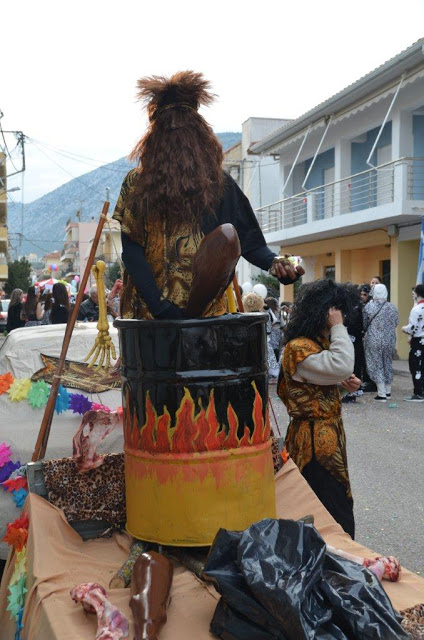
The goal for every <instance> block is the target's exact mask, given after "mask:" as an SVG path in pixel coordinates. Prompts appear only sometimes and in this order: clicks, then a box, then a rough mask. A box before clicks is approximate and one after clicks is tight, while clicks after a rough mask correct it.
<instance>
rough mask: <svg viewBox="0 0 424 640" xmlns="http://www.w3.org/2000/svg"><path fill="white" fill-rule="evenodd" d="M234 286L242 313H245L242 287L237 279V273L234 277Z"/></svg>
mask: <svg viewBox="0 0 424 640" xmlns="http://www.w3.org/2000/svg"><path fill="white" fill-rule="evenodd" d="M233 287H234V293H235V294H236V298H237V306H238V310H239V311H240V313H244V306H243V300H242V299H241V293H240V287H239V283H238V281H237V276H236V274H234V278H233Z"/></svg>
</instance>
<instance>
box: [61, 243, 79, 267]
mask: <svg viewBox="0 0 424 640" xmlns="http://www.w3.org/2000/svg"><path fill="white" fill-rule="evenodd" d="M78 244H79V243H78V242H77V241H75V240H74V241H72V242H64V243H63V250H62V253H61V255H60V261H61V262H68V261H73V260H75V257H76V255H77V253H78Z"/></svg>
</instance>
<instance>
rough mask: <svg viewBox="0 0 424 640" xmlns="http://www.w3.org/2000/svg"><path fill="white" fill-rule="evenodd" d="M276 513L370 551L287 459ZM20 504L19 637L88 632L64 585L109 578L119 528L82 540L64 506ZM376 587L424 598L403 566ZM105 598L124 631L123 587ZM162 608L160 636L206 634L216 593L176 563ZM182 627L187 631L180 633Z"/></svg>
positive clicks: (399, 600)
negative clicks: (23, 527)
mask: <svg viewBox="0 0 424 640" xmlns="http://www.w3.org/2000/svg"><path fill="white" fill-rule="evenodd" d="M276 500H277V514H278V516H279V517H280V518H293V519H295V520H297V519H299V518H301V517H302V516H305V515H306V514H313V515H314V517H315V526H316V527H317V529H318V530H319V532H320V533H321V535H322V536H323V538H324V539H325V540H326V541H327V542H328V543H329V544H331V545H333V546H334V547H336V548H340V549H344V550H345V551H349V552H350V553H353V554H355V555H357V556H362V557H369V556H372V555H378V554H374V552H372V551H370V550H369V549H367V548H365V547H362V546H361V545H359V544H357V543H355V542H353V540H351V539H350V538H349V536H348V535H347V534H345V533H344V532H343V530H342V528H341V527H340V526H339V525H338V524H337V523H336V522H335V521H334V520H333V519H332V518H331V516H330V515H329V513H328V512H327V511H326V510H325V508H324V507H323V505H322V504H321V503H320V502H319V500H318V499H317V498H316V496H315V494H314V493H313V491H312V490H311V489H310V487H309V486H308V484H307V482H306V480H304V478H303V477H302V475H301V474H300V473H299V470H298V468H297V467H296V465H295V464H294V463H293V462H292V461H291V460H289V461H288V462H287V464H285V465H284V467H283V468H282V469H281V471H280V472H279V473H278V474H277V476H276ZM25 509H26V510H27V511H28V513H29V518H30V529H29V538H28V546H27V556H28V576H27V588H28V594H27V600H26V606H25V613H24V619H23V622H24V625H25V627H24V630H23V638H24V639H25V640H41V639H42V640H56V639H57V640H75V639H76V638H81V639H83V638H94V636H95V632H96V619H95V616H90V615H88V614H86V613H84V611H83V610H82V608H81V607H78V606H77V605H76V604H75V603H74V602H72V600H71V597H70V595H69V592H70V590H71V588H72V587H74V586H75V585H77V584H80V583H81V582H92V581H95V582H98V583H100V584H101V585H103V586H106V588H107V585H108V584H109V581H110V579H111V577H112V576H113V575H114V574H115V572H116V570H117V569H118V568H119V567H120V566H121V564H122V563H123V562H124V560H125V559H126V557H127V556H128V553H129V550H130V538H129V536H128V535H126V534H114V535H113V537H112V538H110V539H106V540H104V539H97V540H89V541H87V542H83V541H82V539H81V538H80V536H79V535H78V534H77V533H76V532H75V531H74V530H73V529H72V528H71V527H70V526H69V525H68V523H67V522H66V520H65V518H64V515H63V513H61V511H60V510H59V509H57V508H56V507H53V506H52V505H51V504H49V503H48V502H47V501H46V500H44V499H43V498H40V497H39V496H37V495H34V494H30V495H29V496H28V498H27V501H26V505H25ZM13 566H14V557H13V554H11V555H9V559H8V564H7V566H6V569H5V572H4V577H3V582H2V586H1V591H0V629H1V639H2V640H13V638H14V634H15V624H14V622H12V621H11V620H10V618H9V613H8V612H7V611H6V606H7V601H6V597H7V584H8V582H9V580H10V577H11V575H12V572H13ZM383 586H384V588H385V590H386V592H387V594H388V595H389V597H390V598H391V600H392V603H393V605H394V606H395V607H396V608H397V609H398V610H401V609H406V608H408V607H412V606H414V605H415V604H419V603H421V602H424V579H423V578H420V577H419V576H417V575H415V574H413V573H411V572H410V571H408V570H406V569H404V570H403V574H402V580H401V582H396V583H389V582H383ZM109 596H110V600H111V601H112V602H113V604H114V605H115V606H117V607H118V608H119V609H120V610H121V611H122V613H123V614H124V615H126V616H127V617H128V619H129V620H130V635H129V638H132V637H133V636H134V625H133V622H132V615H131V611H130V608H129V590H128V589H112V590H110V592H109ZM171 598H172V600H171V604H170V606H169V608H168V622H167V624H166V625H165V627H164V628H163V629H162V631H161V635H160V639H161V640H187V637H190V638H196V640H211V639H212V638H213V637H214V636H213V635H212V634H211V633H210V632H209V624H210V621H211V619H212V616H213V613H214V611H215V607H216V604H217V600H218V598H219V595H218V594H217V593H216V592H215V591H214V590H213V589H212V588H211V587H207V586H205V585H204V584H203V583H201V582H200V581H199V580H198V579H197V578H195V576H194V575H193V574H191V573H190V572H188V571H187V570H185V569H183V568H182V567H180V566H179V567H177V568H176V570H175V572H174V581H173V585H172V590H171ZM187 630H189V636H188V635H187Z"/></svg>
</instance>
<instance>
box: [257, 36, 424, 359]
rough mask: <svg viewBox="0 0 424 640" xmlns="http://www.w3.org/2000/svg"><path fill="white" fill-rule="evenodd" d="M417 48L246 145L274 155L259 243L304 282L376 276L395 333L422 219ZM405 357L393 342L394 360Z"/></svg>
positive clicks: (423, 140)
mask: <svg viewBox="0 0 424 640" xmlns="http://www.w3.org/2000/svg"><path fill="white" fill-rule="evenodd" d="M423 45H424V39H421V40H419V41H418V42H416V43H415V44H414V45H412V46H411V47H409V48H408V49H406V50H405V51H403V52H401V53H400V54H399V55H397V56H395V57H394V58H392V59H391V60H389V61H388V62H386V63H384V64H383V65H381V66H380V67H378V68H377V69H375V70H374V71H371V72H370V73H369V74H367V75H366V76H364V77H363V78H361V79H360V80H358V81H357V82H355V83H353V84H351V85H350V86H348V87H347V88H346V89H343V90H342V91H340V92H339V93H337V94H336V95H334V96H333V97H331V98H329V99H328V100H326V101H325V102H323V103H322V104H319V105H317V106H316V107H314V108H313V109H311V110H310V111H309V112H308V113H306V114H304V115H303V116H301V117H299V118H297V119H295V120H292V121H290V122H288V123H287V124H285V125H284V126H283V127H280V128H279V129H278V130H276V131H273V132H272V133H270V134H269V135H268V136H266V137H264V138H263V139H262V140H260V141H259V142H257V143H256V144H253V146H252V147H251V148H250V151H251V153H252V152H253V153H255V154H259V155H260V154H266V155H267V156H271V157H272V156H277V155H278V156H279V165H280V178H279V188H280V194H279V197H278V198H276V199H275V200H274V201H272V203H271V204H270V203H267V204H266V205H264V206H262V207H257V208H256V213H257V216H258V219H259V222H260V225H261V227H262V230H263V232H264V234H265V238H266V240H267V243H268V244H270V245H275V244H277V245H278V246H280V247H281V248H282V249H283V250H285V251H289V252H290V253H293V254H295V255H301V256H302V258H303V265H304V267H305V268H306V274H305V277H304V279H303V281H310V280H313V279H315V278H318V277H322V276H328V277H335V279H336V280H338V281H348V280H350V281H352V282H356V283H357V284H360V283H363V282H367V281H368V282H369V280H370V279H371V277H372V276H374V275H379V276H380V277H382V278H383V281H384V282H385V283H386V284H387V286H388V288H389V291H390V295H391V301H392V302H394V304H396V306H397V307H398V309H399V313H400V326H402V324H406V320H407V316H408V313H409V310H410V307H411V288H412V287H413V286H414V285H415V282H416V271H417V261H418V249H419V237H420V223H421V219H422V217H423V215H424V50H423ZM383 125H384V126H383ZM270 202H271V201H270ZM292 291H293V288H292V287H288V288H287V291H286V292H283V297H284V298H285V299H288V300H290V297H291V295H292ZM407 350H408V347H407V344H406V340H400V341H399V352H400V353H401V355H406V353H407Z"/></svg>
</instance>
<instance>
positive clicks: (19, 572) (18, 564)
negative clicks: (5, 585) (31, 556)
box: [9, 547, 26, 584]
mask: <svg viewBox="0 0 424 640" xmlns="http://www.w3.org/2000/svg"><path fill="white" fill-rule="evenodd" d="M25 574H26V547H23V548H22V551H17V552H16V560H15V567H14V569H13V573H12V577H11V578H10V582H9V584H15V582H18V580H19V579H20V578H22V576H24V575H25Z"/></svg>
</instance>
